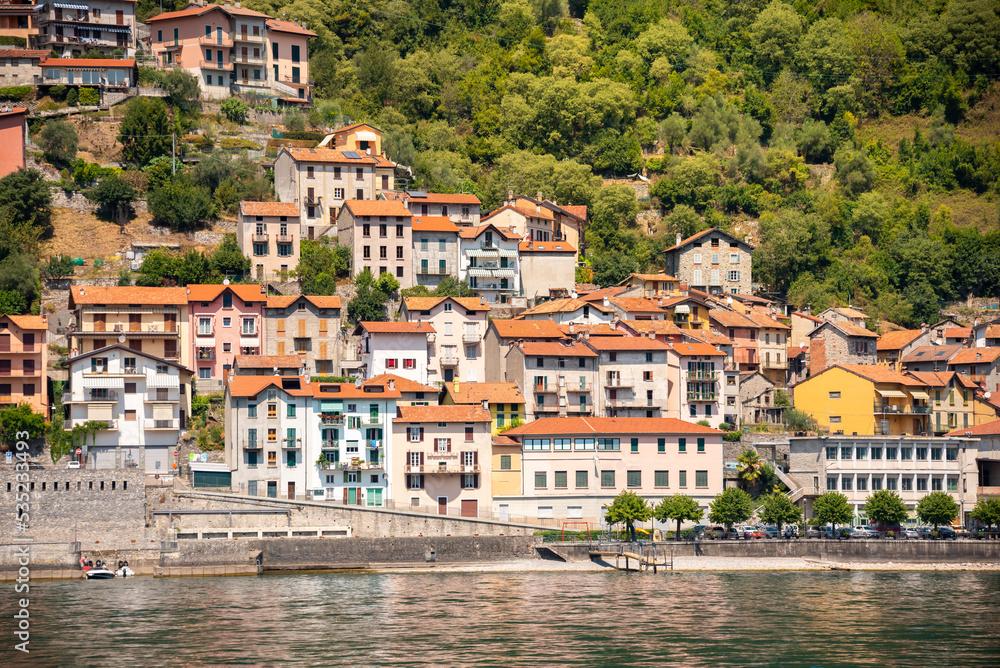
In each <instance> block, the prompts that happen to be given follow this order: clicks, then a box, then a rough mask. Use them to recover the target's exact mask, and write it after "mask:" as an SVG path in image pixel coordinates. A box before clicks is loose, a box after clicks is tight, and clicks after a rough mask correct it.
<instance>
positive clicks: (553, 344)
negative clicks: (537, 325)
mask: <svg viewBox="0 0 1000 668" xmlns="http://www.w3.org/2000/svg"><path fill="white" fill-rule="evenodd" d="M520 348H521V352H523V353H524V354H525V355H529V356H535V357H597V353H595V352H594V351H593V350H591V349H590V348H588V347H587V346H585V345H583V344H582V343H579V342H577V341H574V342H573V343H569V344H566V343H560V342H559V341H525V342H524V343H522V344H521V346H520Z"/></svg>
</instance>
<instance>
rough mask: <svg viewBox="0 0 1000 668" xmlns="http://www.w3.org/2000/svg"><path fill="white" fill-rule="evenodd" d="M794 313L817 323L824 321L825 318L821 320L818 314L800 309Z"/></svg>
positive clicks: (793, 313)
mask: <svg viewBox="0 0 1000 668" xmlns="http://www.w3.org/2000/svg"><path fill="white" fill-rule="evenodd" d="M792 315H797V316H798V317H800V318H805V319H806V320H812V321H813V322H815V323H816V324H819V323H821V322H823V320H820V319H819V318H817V317H816V316H814V315H810V314H808V313H800V312H799V311H793V312H792Z"/></svg>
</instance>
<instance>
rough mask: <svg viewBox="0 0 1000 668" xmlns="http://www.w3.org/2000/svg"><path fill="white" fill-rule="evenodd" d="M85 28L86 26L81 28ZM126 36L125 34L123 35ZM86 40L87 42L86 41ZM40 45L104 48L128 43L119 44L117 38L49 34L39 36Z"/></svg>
mask: <svg viewBox="0 0 1000 668" xmlns="http://www.w3.org/2000/svg"><path fill="white" fill-rule="evenodd" d="M80 27H81V28H83V27H84V26H80ZM122 35H123V36H124V33H122ZM84 40H86V41H84ZM38 44H39V46H40V45H42V44H80V45H86V46H103V47H107V48H110V47H119V46H121V47H125V46H128V41H127V40H123V41H122V42H119V41H118V39H117V38H114V39H107V38H104V37H101V38H94V37H85V38H83V37H77V36H75V35H49V34H47V33H39V34H38Z"/></svg>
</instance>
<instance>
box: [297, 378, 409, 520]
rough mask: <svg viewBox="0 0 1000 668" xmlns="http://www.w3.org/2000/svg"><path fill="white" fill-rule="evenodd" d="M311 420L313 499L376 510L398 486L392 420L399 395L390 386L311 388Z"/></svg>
mask: <svg viewBox="0 0 1000 668" xmlns="http://www.w3.org/2000/svg"><path fill="white" fill-rule="evenodd" d="M312 392H313V400H312V401H313V403H312V410H311V411H309V416H308V434H309V438H310V439H311V440H310V445H309V448H308V450H307V452H308V453H309V459H308V460H307V461H308V470H309V492H308V496H309V497H310V498H313V499H316V500H321V499H326V500H335V501H339V502H341V503H345V504H349V505H358V506H367V507H371V508H378V507H382V506H385V505H387V504H388V502H389V501H390V500H391V499H393V497H394V496H398V494H399V493H401V492H402V490H401V489H400V488H399V487H396V486H395V485H394V481H393V477H392V475H391V474H392V473H393V466H394V457H395V455H394V449H395V447H396V446H398V445H400V443H399V440H398V439H396V441H395V443H394V439H393V427H392V425H393V420H395V418H396V404H397V402H398V401H399V400H400V398H401V396H400V392H399V390H398V389H396V387H395V383H394V381H393V380H392V379H389V380H388V381H387V382H386V383H384V384H382V383H375V382H372V381H369V382H367V383H365V384H364V385H362V386H361V387H358V386H356V385H355V384H354V383H313V384H312Z"/></svg>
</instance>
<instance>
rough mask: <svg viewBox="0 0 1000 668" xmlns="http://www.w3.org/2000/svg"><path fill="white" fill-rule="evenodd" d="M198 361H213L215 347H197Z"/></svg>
mask: <svg viewBox="0 0 1000 668" xmlns="http://www.w3.org/2000/svg"><path fill="white" fill-rule="evenodd" d="M198 361H199V362H214V361H215V348H199V349H198Z"/></svg>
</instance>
